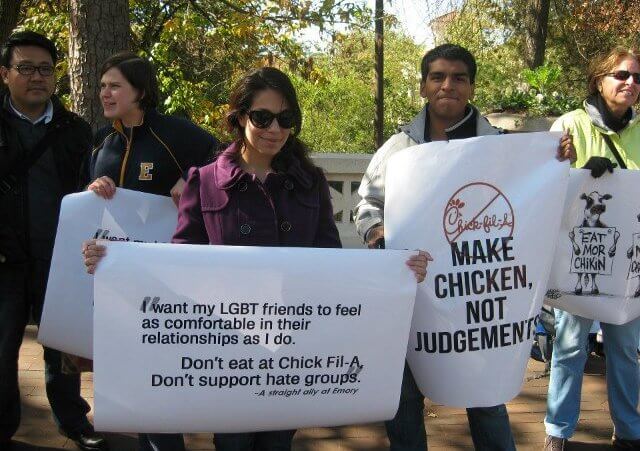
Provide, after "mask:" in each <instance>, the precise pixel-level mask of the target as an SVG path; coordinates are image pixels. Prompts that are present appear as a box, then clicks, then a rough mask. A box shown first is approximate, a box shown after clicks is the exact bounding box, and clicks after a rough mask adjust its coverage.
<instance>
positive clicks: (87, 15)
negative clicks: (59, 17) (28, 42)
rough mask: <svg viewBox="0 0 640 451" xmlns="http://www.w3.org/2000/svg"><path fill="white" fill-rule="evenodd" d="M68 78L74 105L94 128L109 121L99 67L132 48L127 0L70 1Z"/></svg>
mask: <svg viewBox="0 0 640 451" xmlns="http://www.w3.org/2000/svg"><path fill="white" fill-rule="evenodd" d="M69 17H70V26H69V78H70V81H71V104H72V109H73V111H75V112H76V113H78V114H79V115H80V116H82V117H83V118H84V119H85V120H86V121H87V122H89V123H90V124H91V125H92V127H93V128H94V130H95V129H97V128H99V127H101V126H103V125H105V124H106V120H105V119H104V118H103V116H102V106H101V105H100V99H99V96H98V94H99V86H100V80H99V79H98V77H99V74H100V67H101V66H102V63H103V61H104V60H105V59H107V58H108V57H109V56H111V55H113V54H114V53H116V52H120V51H122V50H128V49H129V43H130V29H129V1H128V0H110V1H108V2H106V1H104V0H70V1H69Z"/></svg>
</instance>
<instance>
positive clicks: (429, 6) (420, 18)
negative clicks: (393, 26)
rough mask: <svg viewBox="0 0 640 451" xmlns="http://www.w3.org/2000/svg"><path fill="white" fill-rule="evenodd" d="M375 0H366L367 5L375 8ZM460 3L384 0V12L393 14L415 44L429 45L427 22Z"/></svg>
mask: <svg viewBox="0 0 640 451" xmlns="http://www.w3.org/2000/svg"><path fill="white" fill-rule="evenodd" d="M375 4H376V2H375V0H367V5H368V6H369V7H370V8H371V9H374V8H375ZM458 4H460V0H385V2H384V8H385V12H387V13H391V14H393V15H395V16H396V17H397V18H398V19H399V20H400V22H401V23H402V25H403V27H404V28H405V30H406V32H407V33H408V34H409V35H410V36H412V37H413V39H414V41H415V42H416V43H417V44H420V45H424V46H427V47H429V46H431V45H432V44H433V34H432V33H431V30H430V29H429V25H428V24H429V22H430V21H431V20H433V19H435V18H436V17H438V16H440V15H442V14H445V13H448V12H450V11H451V10H453V9H454V8H455V6H456V5H458Z"/></svg>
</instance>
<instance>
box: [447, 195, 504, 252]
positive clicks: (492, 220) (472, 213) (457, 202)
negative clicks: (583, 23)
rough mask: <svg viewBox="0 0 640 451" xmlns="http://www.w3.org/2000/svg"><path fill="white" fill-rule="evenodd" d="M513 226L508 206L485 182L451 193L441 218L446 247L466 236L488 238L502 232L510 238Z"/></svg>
mask: <svg viewBox="0 0 640 451" xmlns="http://www.w3.org/2000/svg"><path fill="white" fill-rule="evenodd" d="M514 224H515V218H514V215H513V208H512V207H511V202H509V199H507V197H506V196H505V195H504V194H503V193H502V191H500V190H499V189H498V188H496V187H495V186H493V185H491V184H489V183H486V182H473V183H469V184H467V185H464V186H463V187H462V188H460V189H458V190H457V191H456V192H455V193H453V195H452V196H451V198H450V199H449V201H448V202H447V206H446V207H445V210H444V216H443V218H442V226H443V229H444V234H445V237H446V238H447V241H448V242H449V243H452V242H454V241H456V240H458V239H459V238H461V237H462V235H464V234H465V233H467V232H480V233H485V234H487V235H492V234H494V233H495V232H498V231H504V232H505V233H504V235H505V236H511V235H512V234H513V227H514Z"/></svg>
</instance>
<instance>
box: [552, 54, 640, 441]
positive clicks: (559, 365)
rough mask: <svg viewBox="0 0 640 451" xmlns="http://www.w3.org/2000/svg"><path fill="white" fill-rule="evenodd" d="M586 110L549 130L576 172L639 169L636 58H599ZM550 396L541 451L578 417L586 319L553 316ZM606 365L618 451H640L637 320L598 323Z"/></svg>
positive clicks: (639, 67)
mask: <svg viewBox="0 0 640 451" xmlns="http://www.w3.org/2000/svg"><path fill="white" fill-rule="evenodd" d="M587 81H588V93H589V95H588V97H587V99H586V100H585V102H584V107H583V108H581V109H578V110H575V111H572V112H570V113H567V114H565V115H564V116H562V117H560V118H559V119H558V120H557V121H556V122H555V123H554V124H553V126H552V127H551V129H552V130H565V131H568V132H569V133H571V135H573V143H574V146H575V149H576V152H577V157H578V159H577V162H576V167H583V168H587V169H590V170H591V175H592V176H594V177H600V176H601V175H602V174H604V173H605V172H606V171H609V172H613V168H614V167H615V166H616V165H618V166H620V167H622V168H628V169H638V168H640V121H639V117H638V116H636V113H635V111H634V109H633V105H634V104H635V103H636V102H637V101H638V94H639V93H640V60H639V55H638V53H636V52H635V51H633V50H627V49H624V48H621V47H617V48H615V49H613V50H612V51H610V52H609V53H608V54H606V55H604V56H602V57H600V58H598V59H597V60H595V61H594V62H593V64H592V65H591V67H590V69H589V72H588V78H587ZM555 316H556V333H557V337H556V340H555V342H554V345H553V357H552V360H551V379H550V381H549V393H548V396H547V416H546V418H545V427H546V432H547V438H546V441H545V450H563V449H565V446H566V442H567V439H569V438H570V437H571V436H572V435H573V432H574V430H575V427H576V424H577V422H578V416H579V413H580V392H581V389H582V374H583V371H584V365H585V363H586V360H587V340H588V334H589V331H590V329H591V323H592V322H593V321H592V320H590V319H587V318H583V317H580V316H577V315H572V314H570V313H567V312H564V311H562V310H558V309H556V311H555ZM601 327H602V332H603V336H604V351H605V354H606V364H607V391H608V397H609V408H610V410H611V418H612V420H613V423H614V426H615V429H614V435H613V446H614V448H616V449H628V450H638V449H640V414H639V413H638V409H637V405H638V392H639V389H640V378H639V373H638V369H639V368H638V355H637V348H638V337H639V335H640V318H638V319H636V320H633V321H631V322H629V323H627V324H623V325H619V326H616V325H612V324H605V323H601Z"/></svg>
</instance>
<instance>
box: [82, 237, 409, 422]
mask: <svg viewBox="0 0 640 451" xmlns="http://www.w3.org/2000/svg"><path fill="white" fill-rule="evenodd" d="M412 253H413V252H410V251H371V250H342V249H308V248H307V249H303V248H273V247H228V246H198V245H172V244H164V245H162V244H122V243H109V247H108V253H107V257H106V258H105V260H104V261H103V262H102V263H101V265H100V267H99V268H98V271H97V273H96V276H95V277H96V280H95V301H96V306H95V359H94V370H95V375H94V381H95V425H96V428H97V429H99V430H109V431H130V432H152V431H155V432H206V431H210V432H249V431H261V430H277V429H289V428H297V427H305V426H331V425H340V424H351V423H357V422H369V421H378V420H383V419H388V418H391V417H393V416H394V415H395V413H396V410H397V408H398V401H399V396H400V386H401V381H402V372H403V366H404V359H405V352H406V344H407V340H408V335H409V327H410V323H411V313H412V310H413V303H414V298H415V292H416V281H415V278H414V276H413V273H412V272H411V271H410V270H409V269H408V268H407V266H406V265H405V261H406V260H407V258H408V257H409V255H411V254H412Z"/></svg>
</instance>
